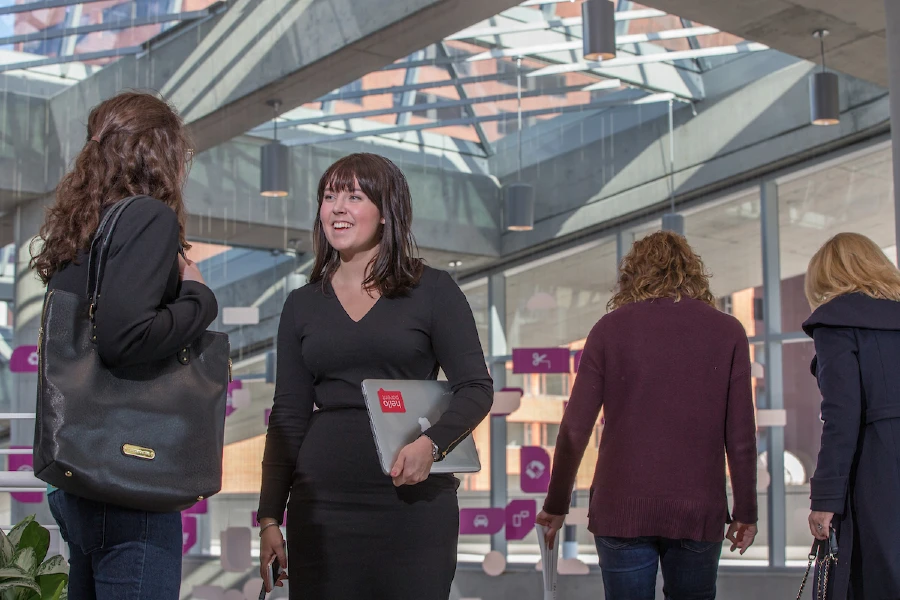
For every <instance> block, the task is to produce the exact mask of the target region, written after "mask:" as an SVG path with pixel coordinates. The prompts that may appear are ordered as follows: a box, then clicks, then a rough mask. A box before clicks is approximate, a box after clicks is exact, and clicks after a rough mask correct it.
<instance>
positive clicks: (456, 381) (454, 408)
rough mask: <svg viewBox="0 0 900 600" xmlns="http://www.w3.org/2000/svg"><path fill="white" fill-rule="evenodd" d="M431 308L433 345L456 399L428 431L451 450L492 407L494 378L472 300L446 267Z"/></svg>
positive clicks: (443, 450) (442, 448) (444, 450)
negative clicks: (479, 333) (468, 298)
mask: <svg viewBox="0 0 900 600" xmlns="http://www.w3.org/2000/svg"><path fill="white" fill-rule="evenodd" d="M431 311H432V312H431V347H432V350H433V351H434V355H435V358H437V362H438V364H439V365H440V366H441V368H442V369H443V370H444V374H446V375H447V379H448V381H449V382H450V388H451V389H452V390H453V401H452V402H451V403H450V408H448V409H447V412H445V413H444V414H443V415H441V418H440V419H438V422H437V423H435V424H434V425H433V426H432V427H431V428H430V429H428V431H426V432H425V435H427V436H428V437H429V438H431V440H432V441H433V442H434V443H435V444H437V447H438V449H439V451H440V452H441V453H442V454H444V455H446V454H447V453H448V452H450V451H451V450H452V449H453V448H454V447H456V445H457V444H458V443H459V442H461V441H462V440H463V439H464V438H465V437H466V436H467V435H469V434H470V433H471V432H472V430H473V429H474V428H475V427H476V426H477V425H478V424H479V423H481V421H482V420H483V419H484V417H485V416H487V414H488V412H490V410H491V405H492V404H493V402H494V383H493V381H492V380H491V376H490V374H489V373H488V370H487V365H486V364H485V361H484V353H483V351H482V349H481V342H479V341H478V330H477V329H476V327H475V318H474V317H473V316H472V309H471V308H470V307H469V302H468V301H467V300H466V296H465V295H464V294H463V293H462V290H460V289H459V286H457V285H456V282H455V281H453V278H451V277H450V275H449V273H447V272H445V271H440V272H439V274H438V280H437V282H436V283H435V286H434V297H433V300H432V306H431Z"/></svg>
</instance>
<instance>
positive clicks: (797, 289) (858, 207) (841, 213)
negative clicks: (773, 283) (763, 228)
mask: <svg viewBox="0 0 900 600" xmlns="http://www.w3.org/2000/svg"><path fill="white" fill-rule="evenodd" d="M891 161H892V152H891V149H890V147H878V148H874V149H871V150H869V151H867V152H865V153H863V154H861V155H856V156H853V157H848V158H847V159H846V160H844V161H842V162H839V163H837V164H830V165H828V166H826V167H824V168H822V169H820V170H817V171H814V172H812V173H809V174H804V175H803V176H801V177H798V178H796V179H793V180H791V181H788V182H785V183H782V184H781V185H779V186H778V221H779V224H780V228H781V240H780V245H781V279H782V298H781V305H782V328H783V330H784V331H799V330H800V325H801V324H802V323H803V321H804V320H805V319H806V318H807V317H808V316H809V312H810V311H809V305H808V304H807V302H806V297H805V295H804V292H803V285H804V280H805V276H806V268H807V266H808V265H809V260H810V259H811V258H812V255H813V254H814V253H815V252H816V250H818V249H819V248H820V247H821V246H822V244H824V243H825V242H826V241H827V240H828V239H829V238H831V237H832V236H834V235H835V234H837V233H840V232H843V231H853V232H857V233H861V234H863V235H866V236H868V237H870V238H871V239H872V240H873V241H874V242H875V243H876V244H878V245H879V246H881V247H882V248H883V249H884V250H885V251H886V252H887V254H888V255H889V256H891V257H892V258H893V257H894V256H895V255H896V248H895V244H896V240H895V231H894V227H895V225H894V195H893V171H892V162H891Z"/></svg>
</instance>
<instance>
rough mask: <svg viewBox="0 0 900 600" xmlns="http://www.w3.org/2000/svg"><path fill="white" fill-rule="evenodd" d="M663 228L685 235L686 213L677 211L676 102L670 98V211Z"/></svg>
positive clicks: (663, 222) (665, 215) (663, 220)
mask: <svg viewBox="0 0 900 600" xmlns="http://www.w3.org/2000/svg"><path fill="white" fill-rule="evenodd" d="M662 230H663V231H672V232H674V233H677V234H678V235H684V215H679V214H678V213H677V212H675V102H674V101H673V100H669V212H667V213H665V214H664V215H663V216H662Z"/></svg>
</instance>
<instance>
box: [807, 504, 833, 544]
mask: <svg viewBox="0 0 900 600" xmlns="http://www.w3.org/2000/svg"><path fill="white" fill-rule="evenodd" d="M832 519H834V513H830V512H820V511H817V510H814V511H812V512H810V513H809V532H810V533H811V534H813V537H814V538H816V539H817V540H823V541H824V540H827V539H828V533H829V532H830V531H831V521H832Z"/></svg>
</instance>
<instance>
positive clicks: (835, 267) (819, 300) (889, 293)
mask: <svg viewBox="0 0 900 600" xmlns="http://www.w3.org/2000/svg"><path fill="white" fill-rule="evenodd" d="M855 292H860V293H863V294H865V295H867V296H871V297H872V298H881V299H886V300H897V301H900V271H898V270H897V267H895V266H894V265H893V264H892V263H891V261H890V260H889V259H888V257H887V256H886V255H885V254H884V252H883V251H882V250H881V248H879V247H878V245H877V244H876V243H875V242H873V241H872V240H870V239H869V238H867V237H866V236H864V235H862V234H859V233H839V234H837V235H836V236H834V237H833V238H831V239H830V240H828V241H827V242H825V244H824V245H823V246H822V247H821V248H819V250H818V251H817V252H816V253H815V254H814V255H813V257H812V260H810V261H809V268H808V269H807V270H806V299H807V300H808V301H809V306H810V307H811V308H812V309H813V310H815V309H816V308H818V307H819V306H821V305H823V304H825V303H826V302H828V301H829V300H832V299H834V298H836V297H838V296H842V295H844V294H852V293H855Z"/></svg>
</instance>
